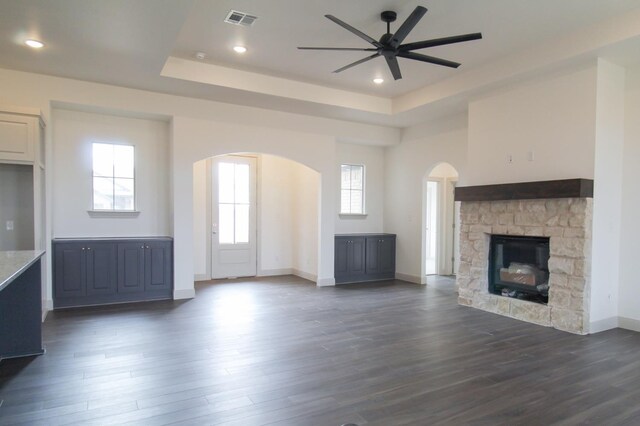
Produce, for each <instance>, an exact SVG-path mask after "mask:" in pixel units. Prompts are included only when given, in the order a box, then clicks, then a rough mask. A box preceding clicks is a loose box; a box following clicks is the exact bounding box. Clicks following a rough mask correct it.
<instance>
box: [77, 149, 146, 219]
mask: <svg viewBox="0 0 640 426" xmlns="http://www.w3.org/2000/svg"><path fill="white" fill-rule="evenodd" d="M96 144H100V145H112V146H129V147H131V148H132V149H133V178H130V177H119V176H116V175H115V170H114V171H113V173H112V175H111V176H96V174H95V170H94V168H93V147H94V145H96ZM136 157H137V156H136V146H135V145H133V144H131V143H124V142H112V141H93V142H92V143H91V209H89V210H88V213H89V215H90V216H92V217H105V216H107V217H108V216H113V215H116V216H121V215H132V216H137V215H138V214H140V212H139V211H138V210H137V209H136V207H137V198H138V197H137V195H138V189H137V177H136ZM114 168H115V162H114ZM95 177H102V178H111V180H112V182H113V183H114V185H115V179H116V178H121V179H131V180H133V208H132V209H117V208H116V207H115V199H114V200H113V201H114V202H113V208H112V209H96V208H95V190H94V178H95ZM113 196H114V197H115V190H114V192H113Z"/></svg>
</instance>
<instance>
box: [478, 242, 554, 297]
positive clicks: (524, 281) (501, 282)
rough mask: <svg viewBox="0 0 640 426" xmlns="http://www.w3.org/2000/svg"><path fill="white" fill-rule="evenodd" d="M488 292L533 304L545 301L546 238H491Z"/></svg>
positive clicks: (547, 248)
mask: <svg viewBox="0 0 640 426" xmlns="http://www.w3.org/2000/svg"><path fill="white" fill-rule="evenodd" d="M489 292H490V293H492V294H498V295H501V296H506V297H513V298H517V299H522V300H529V301H532V302H537V303H547V302H548V301H549V238H544V237H519V236H506V235H492V236H491V247H490V252H489Z"/></svg>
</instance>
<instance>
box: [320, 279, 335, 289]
mask: <svg viewBox="0 0 640 426" xmlns="http://www.w3.org/2000/svg"><path fill="white" fill-rule="evenodd" d="M316 285H317V286H318V287H331V286H335V285H336V279H335V278H319V279H317V280H316Z"/></svg>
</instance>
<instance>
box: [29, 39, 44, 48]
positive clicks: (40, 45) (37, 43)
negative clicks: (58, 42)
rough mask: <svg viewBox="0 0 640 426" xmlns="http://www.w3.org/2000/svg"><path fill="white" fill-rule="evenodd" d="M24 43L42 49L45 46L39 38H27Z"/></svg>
mask: <svg viewBox="0 0 640 426" xmlns="http://www.w3.org/2000/svg"><path fill="white" fill-rule="evenodd" d="M24 44H26V45H27V46H29V47H31V48H33V49H41V48H43V47H44V43H43V42H41V41H38V40H34V39H29V40H25V42H24Z"/></svg>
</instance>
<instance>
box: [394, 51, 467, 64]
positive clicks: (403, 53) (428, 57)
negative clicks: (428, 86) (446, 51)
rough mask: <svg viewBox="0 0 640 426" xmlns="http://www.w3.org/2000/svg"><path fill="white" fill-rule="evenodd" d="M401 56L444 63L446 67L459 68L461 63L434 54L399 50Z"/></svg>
mask: <svg viewBox="0 0 640 426" xmlns="http://www.w3.org/2000/svg"><path fill="white" fill-rule="evenodd" d="M398 56H399V57H401V58H407V59H415V60H416V61H422V62H428V63H430V64H436V65H442V66H445V67H451V68H458V67H459V66H460V65H461V64H459V63H458V62H453V61H447V60H446V59H441V58H436V57H434V56H427V55H421V54H420V53H414V52H399V53H398Z"/></svg>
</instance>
